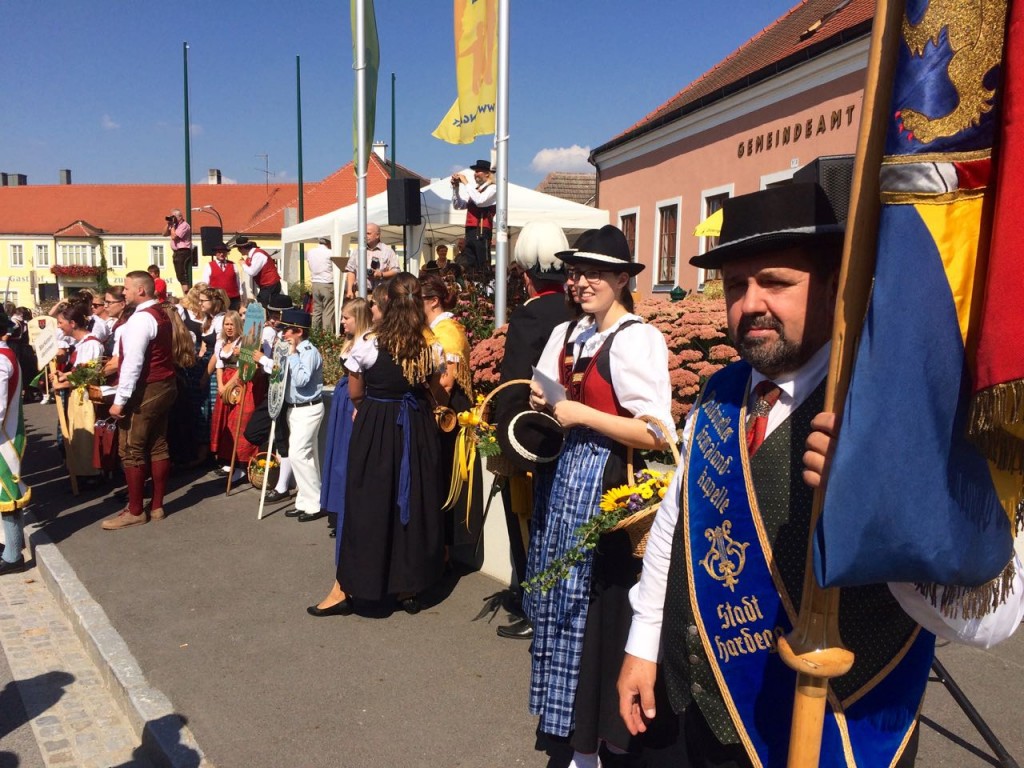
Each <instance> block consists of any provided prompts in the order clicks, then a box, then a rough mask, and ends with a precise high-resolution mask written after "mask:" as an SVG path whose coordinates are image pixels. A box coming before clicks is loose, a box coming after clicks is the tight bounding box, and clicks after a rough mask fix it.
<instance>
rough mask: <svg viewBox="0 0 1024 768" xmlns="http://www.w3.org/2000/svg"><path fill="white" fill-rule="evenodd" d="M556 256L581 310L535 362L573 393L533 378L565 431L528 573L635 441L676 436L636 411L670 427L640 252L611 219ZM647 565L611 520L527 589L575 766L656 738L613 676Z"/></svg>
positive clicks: (551, 721) (622, 477)
mask: <svg viewBox="0 0 1024 768" xmlns="http://www.w3.org/2000/svg"><path fill="white" fill-rule="evenodd" d="M556 256H557V257H558V258H560V259H561V260H562V261H563V262H565V264H566V265H567V267H568V270H569V272H570V273H571V277H572V280H571V285H572V289H573V290H574V292H575V299H576V301H577V302H579V304H580V305H581V307H582V309H583V312H584V315H583V316H582V317H581V318H580V319H579V320H578V321H571V322H568V323H563V324H561V325H559V326H557V327H556V328H555V330H554V331H553V332H552V334H551V337H550V338H549V340H548V343H547V345H546V346H545V348H544V351H543V353H542V354H541V357H540V360H539V361H538V364H537V370H538V371H539V372H540V373H542V374H544V375H545V376H547V377H548V378H549V379H553V380H554V381H558V382H561V384H562V386H563V387H564V388H565V395H566V396H565V399H564V400H561V401H560V402H555V403H548V401H547V400H546V399H545V395H544V392H543V390H542V388H541V386H540V385H539V384H538V383H537V381H536V380H535V381H534V384H533V386H532V389H531V394H530V405H531V407H532V408H534V409H535V410H543V409H549V410H550V411H551V413H552V414H553V415H554V417H555V418H556V419H557V420H558V422H559V423H560V424H561V425H562V427H564V428H565V429H566V430H567V436H566V439H565V446H564V449H563V451H562V454H561V456H559V458H558V461H557V462H556V463H555V464H554V469H553V470H551V471H548V472H541V473H539V476H538V477H537V478H536V485H535V496H534V516H533V527H532V532H531V538H530V549H529V554H528V563H527V579H530V578H532V577H533V576H536V575H537V574H540V573H542V572H543V571H544V570H545V569H546V568H547V567H548V566H549V565H551V564H552V562H554V561H555V560H556V559H557V558H559V557H561V556H562V555H563V554H565V552H566V551H567V550H569V549H570V548H571V547H572V546H573V545H575V544H576V543H577V537H576V535H575V531H576V529H577V528H578V527H579V526H580V525H581V524H583V523H584V522H586V521H587V520H589V519H590V518H591V517H593V516H594V515H595V514H597V513H598V511H599V505H600V502H601V497H602V495H603V494H604V492H605V491H607V490H609V489H611V488H613V487H616V486H620V485H623V484H625V483H626V481H627V478H626V462H627V447H632V448H635V449H658V448H664V446H665V441H666V439H671V440H674V439H675V434H674V432H673V434H672V435H670V436H664V435H662V434H661V431H660V430H659V429H657V428H656V427H652V426H649V425H648V424H647V423H646V422H644V421H641V420H640V419H639V418H637V417H640V416H649V417H654V418H656V419H657V420H659V421H660V422H661V423H662V424H664V425H665V428H666V429H667V430H670V429H672V415H671V387H670V384H669V372H668V348H667V346H666V344H665V339H664V337H663V336H662V334H661V332H660V331H659V330H658V329H657V328H654V327H653V326H650V325H647V324H646V323H645V322H644V321H643V320H642V319H641V318H640V317H638V316H637V315H635V314H633V299H632V296H631V294H630V290H629V289H630V279H631V277H632V276H634V275H636V274H638V273H639V272H640V271H641V270H642V269H643V265H642V264H637V263H635V262H633V261H631V259H630V250H629V245H628V243H627V241H626V238H625V237H624V236H623V234H622V232H621V231H620V230H619V229H617V228H616V227H613V226H610V225H609V226H605V227H603V228H602V229H600V230H598V231H597V232H594V233H591V237H589V238H587V240H586V246H585V250H570V251H565V252H562V253H559V254H556ZM640 566H641V560H640V559H637V558H635V557H633V554H632V546H631V544H630V541H629V536H628V534H627V533H626V532H625V531H615V532H610V533H607V534H605V535H604V536H602V537H601V540H600V542H599V544H598V546H597V548H596V549H595V550H592V551H590V552H588V553H587V554H586V555H585V557H584V559H583V560H582V562H579V563H578V564H576V565H574V566H573V567H571V568H570V570H569V573H568V575H567V576H566V577H565V578H564V579H563V580H560V581H559V582H558V583H557V584H556V585H555V586H554V587H552V588H551V589H550V590H549V591H547V592H546V593H545V592H540V591H539V590H535V591H530V592H528V593H527V594H526V596H525V597H524V599H523V607H524V610H525V611H526V614H527V617H528V618H529V619H530V621H531V622H532V623H533V627H534V637H533V646H532V649H531V650H532V657H533V658H532V667H531V676H530V712H531V713H532V714H535V715H539V717H540V721H539V723H538V727H537V728H538V731H539V732H540V733H543V734H547V735H548V736H550V737H554V739H555V740H557V741H567V742H568V743H569V745H571V747H572V748H573V750H574V756H573V760H574V762H573V763H572V765H574V766H597V765H599V758H598V754H599V750H601V749H602V748H603V749H604V750H607V751H608V752H611V753H613V754H621V753H625V752H634V751H639V750H641V749H643V748H644V747H645V746H647V745H645V744H643V743H641V742H640V740H641V739H647V738H648V736H647V734H645V735H644V736H643V737H631V736H630V734H629V732H628V731H627V730H626V727H625V725H624V724H623V722H622V720H621V719H620V717H619V699H618V694H617V692H616V688H615V684H616V680H617V677H618V672H619V668H620V667H621V666H622V661H623V649H624V648H625V645H626V638H627V635H628V633H629V626H630V619H631V615H632V613H631V610H630V605H629V595H628V592H629V588H630V587H631V586H633V585H634V584H635V583H636V580H637V578H638V576H639V574H640ZM664 711H666V712H667V711H668V710H667V709H665V710H664ZM651 732H654V733H656V732H657V729H651ZM650 738H652V739H653V738H654V737H653V736H652V737H650Z"/></svg>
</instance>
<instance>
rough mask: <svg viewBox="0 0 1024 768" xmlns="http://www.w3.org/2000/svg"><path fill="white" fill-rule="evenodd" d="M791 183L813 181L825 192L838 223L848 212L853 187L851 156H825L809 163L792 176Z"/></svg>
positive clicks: (844, 219) (843, 219)
mask: <svg viewBox="0 0 1024 768" xmlns="http://www.w3.org/2000/svg"><path fill="white" fill-rule="evenodd" d="M793 181H795V182H797V183H800V182H807V181H813V182H815V183H816V184H818V185H819V186H820V187H821V188H822V189H824V190H825V194H826V195H827V196H828V201H829V202H830V203H832V210H833V211H835V213H836V218H837V219H839V221H840V222H844V221H846V217H847V216H848V215H849V212H850V191H851V187H852V186H853V155H827V156H825V157H819V158H817V159H816V160H813V161H811V162H810V163H808V164H807V165H805V166H804V167H803V168H801V169H800V170H799V171H797V172H796V173H794V174H793Z"/></svg>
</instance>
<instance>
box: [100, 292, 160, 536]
mask: <svg viewBox="0 0 1024 768" xmlns="http://www.w3.org/2000/svg"><path fill="white" fill-rule="evenodd" d="M154 293H155V289H154V286H153V278H152V277H150V275H149V273H147V272H129V273H128V276H127V277H126V278H125V281H124V298H125V302H126V303H127V304H130V305H132V306H134V307H135V313H134V314H133V315H132V316H131V317H130V318H129V319H128V322H127V323H125V324H124V327H123V328H122V329H121V337H120V342H119V344H118V358H119V359H120V361H121V370H120V377H119V379H118V383H117V394H115V395H114V404H113V405H112V406H110V415H111V416H112V417H113V418H115V419H117V420H118V427H119V430H118V449H119V452H120V455H121V463H122V464H123V465H124V475H125V479H126V480H127V482H128V506H127V507H125V508H124V509H122V510H121V511H120V512H118V513H117V514H116V515H114V516H113V517H111V518H108V519H106V520H104V521H103V529H104V530H107V531H116V530H120V529H121V528H128V527H129V526H133V525H142V524H143V523H146V522H148V521H149V517H152V518H153V519H154V520H162V519H163V517H164V492H165V491H166V489H167V476H168V475H169V474H170V472H171V459H170V454H169V453H168V450H167V414H168V413H169V412H170V410H171V406H173V405H174V401H175V399H176V398H177V396H178V387H177V383H176V380H175V377H174V355H173V349H172V344H171V321H170V320H169V319H168V318H167V315H166V314H165V312H164V310H163V308H162V307H161V306H160V304H159V303H158V302H157V301H156V298H155V296H154ZM147 474H152V477H153V503H152V507H151V509H150V512H149V515H148V516H147V514H146V510H145V508H144V507H143V492H144V490H145V487H146V475H147Z"/></svg>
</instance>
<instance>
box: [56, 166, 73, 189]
mask: <svg viewBox="0 0 1024 768" xmlns="http://www.w3.org/2000/svg"><path fill="white" fill-rule="evenodd" d="M58 175H59V177H60V181H59V183H60V184H62V185H64V186H70V184H71V169H70V168H62V169H61V170H60V171H59V172H58Z"/></svg>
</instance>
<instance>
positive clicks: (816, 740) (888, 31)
mask: <svg viewBox="0 0 1024 768" xmlns="http://www.w3.org/2000/svg"><path fill="white" fill-rule="evenodd" d="M904 4H905V3H904V0H878V5H877V8H876V12H875V23H874V27H873V32H872V39H871V51H870V54H869V59H868V74H867V83H866V86H865V90H864V111H863V114H862V116H861V125H860V134H859V137H858V143H857V159H856V162H855V165H854V177H853V189H852V193H851V198H850V215H849V219H848V220H847V224H846V243H845V246H844V252H843V265H842V269H841V271H840V275H839V295H838V298H837V300H836V311H835V324H834V327H833V330H832V356H831V359H830V360H829V374H828V385H827V389H826V391H825V411H827V412H832V413H837V412H838V411H839V410H840V409H841V408H842V405H843V401H844V400H845V398H846V391H847V389H848V387H849V380H850V373H851V371H852V368H853V357H854V351H855V348H856V339H857V334H858V331H859V329H860V325H861V322H862V320H863V318H864V313H865V311H866V308H867V303H868V297H869V294H870V290H871V282H872V278H873V276H874V263H875V249H876V243H877V236H878V214H879V199H878V180H877V177H876V175H875V174H877V170H878V168H879V165H880V163H881V159H882V155H883V150H884V144H885V133H886V124H887V118H888V115H887V114H886V109H887V107H888V104H889V100H890V96H891V91H892V80H893V73H894V71H895V63H896V57H895V53H896V46H893V45H885V44H884V43H885V41H886V40H888V38H889V37H890V36H891V35H893V34H898V33H899V27H900V25H901V23H902V20H903V9H904ZM866 175H867V176H868V178H865V176H866ZM826 482H827V477H826V476H823V477H822V479H821V485H820V486H819V487H818V489H817V490H816V491H815V494H814V506H813V508H812V511H811V527H810V530H811V537H810V539H809V541H808V550H807V563H806V566H805V572H804V586H803V593H802V596H801V600H800V614H799V618H798V620H797V624H796V626H795V627H794V628H793V631H792V632H791V633H790V634H789V635H786V636H785V637H780V638H779V655H780V656H781V657H782V659H783V661H785V663H786V664H787V665H788V666H789V667H791V668H792V669H794V670H796V672H797V681H796V691H795V695H794V700H793V722H792V727H791V730H790V741H789V761H788V763H787V765H788V766H789V768H816V766H817V765H818V761H819V757H820V752H821V739H822V728H823V726H824V721H825V706H826V703H827V697H828V688H829V680H831V679H832V678H835V677H840V676H841V675H844V674H846V673H847V672H849V670H850V668H851V667H852V666H853V661H854V656H853V653H851V652H850V651H849V650H848V649H847V648H845V647H844V646H843V641H842V638H841V637H840V636H839V590H838V589H835V588H833V589H822V588H820V587H819V586H818V584H817V582H816V581H815V578H814V560H813V558H814V551H813V536H814V531H815V529H816V527H817V525H818V520H819V518H820V516H821V510H822V506H823V503H824V498H825V484H826Z"/></svg>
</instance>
